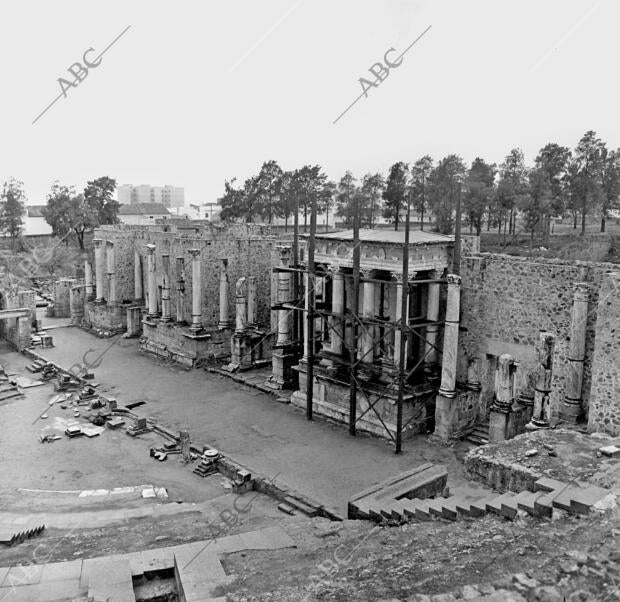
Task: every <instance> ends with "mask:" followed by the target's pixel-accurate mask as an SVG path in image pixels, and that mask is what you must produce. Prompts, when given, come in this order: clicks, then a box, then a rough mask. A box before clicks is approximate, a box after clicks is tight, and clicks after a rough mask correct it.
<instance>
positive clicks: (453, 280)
mask: <svg viewBox="0 0 620 602" xmlns="http://www.w3.org/2000/svg"><path fill="white" fill-rule="evenodd" d="M446 279H447V281H448V284H452V285H453V286H461V282H462V278H461V277H460V276H458V275H457V274H448V275H447V276H446Z"/></svg>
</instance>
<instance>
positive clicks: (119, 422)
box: [106, 416, 125, 430]
mask: <svg viewBox="0 0 620 602" xmlns="http://www.w3.org/2000/svg"><path fill="white" fill-rule="evenodd" d="M106 424H107V426H108V428H110V429H113V430H114V429H117V428H120V427H121V426H123V425H124V424H125V421H124V420H123V419H122V418H119V417H118V416H114V417H113V418H108V421H107V423H106Z"/></svg>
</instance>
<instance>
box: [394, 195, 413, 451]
mask: <svg viewBox="0 0 620 602" xmlns="http://www.w3.org/2000/svg"><path fill="white" fill-rule="evenodd" d="M411 194H412V193H411V192H410V193H409V195H407V218H406V221H405V246H404V247H403V276H402V281H403V286H402V291H401V293H402V294H401V299H400V324H399V326H398V330H399V332H400V350H399V351H400V353H399V356H400V357H399V358H398V401H397V406H396V449H395V450H394V453H396V454H400V453H401V452H402V449H403V432H402V431H403V392H404V389H405V369H406V366H405V359H406V357H407V345H406V343H405V332H406V331H408V330H409V329H408V328H407V329H405V323H406V324H407V325H408V324H409V303H408V301H409V220H410V217H411Z"/></svg>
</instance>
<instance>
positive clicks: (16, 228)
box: [0, 178, 26, 249]
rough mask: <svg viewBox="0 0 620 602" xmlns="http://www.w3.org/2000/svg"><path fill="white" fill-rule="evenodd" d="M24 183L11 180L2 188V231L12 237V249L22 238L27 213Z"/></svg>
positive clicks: (0, 218) (0, 215)
mask: <svg viewBox="0 0 620 602" xmlns="http://www.w3.org/2000/svg"><path fill="white" fill-rule="evenodd" d="M25 200H26V195H25V194H24V183H23V182H19V181H18V180H16V179H15V178H10V179H9V180H8V181H6V182H5V183H4V185H3V187H2V196H1V197H0V230H2V232H4V233H5V234H8V235H9V236H10V237H11V247H12V248H13V249H14V248H15V241H16V240H17V238H18V237H19V236H20V234H21V231H22V226H23V220H22V216H23V215H24V213H25V212H26V209H25V207H24V201H25Z"/></svg>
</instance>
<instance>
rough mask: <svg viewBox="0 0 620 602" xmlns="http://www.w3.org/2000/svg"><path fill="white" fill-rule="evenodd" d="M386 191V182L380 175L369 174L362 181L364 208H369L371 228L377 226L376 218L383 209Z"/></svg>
mask: <svg viewBox="0 0 620 602" xmlns="http://www.w3.org/2000/svg"><path fill="white" fill-rule="evenodd" d="M384 190H385V180H384V179H383V176H382V175H381V174H380V173H375V174H371V173H367V174H366V175H365V176H364V179H363V180H362V190H361V192H362V195H363V196H364V199H363V201H362V203H363V206H364V207H367V208H368V219H367V220H366V221H367V223H368V226H369V227H370V228H374V226H375V216H376V214H377V212H378V211H379V210H380V209H381V199H382V195H383V191H384Z"/></svg>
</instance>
